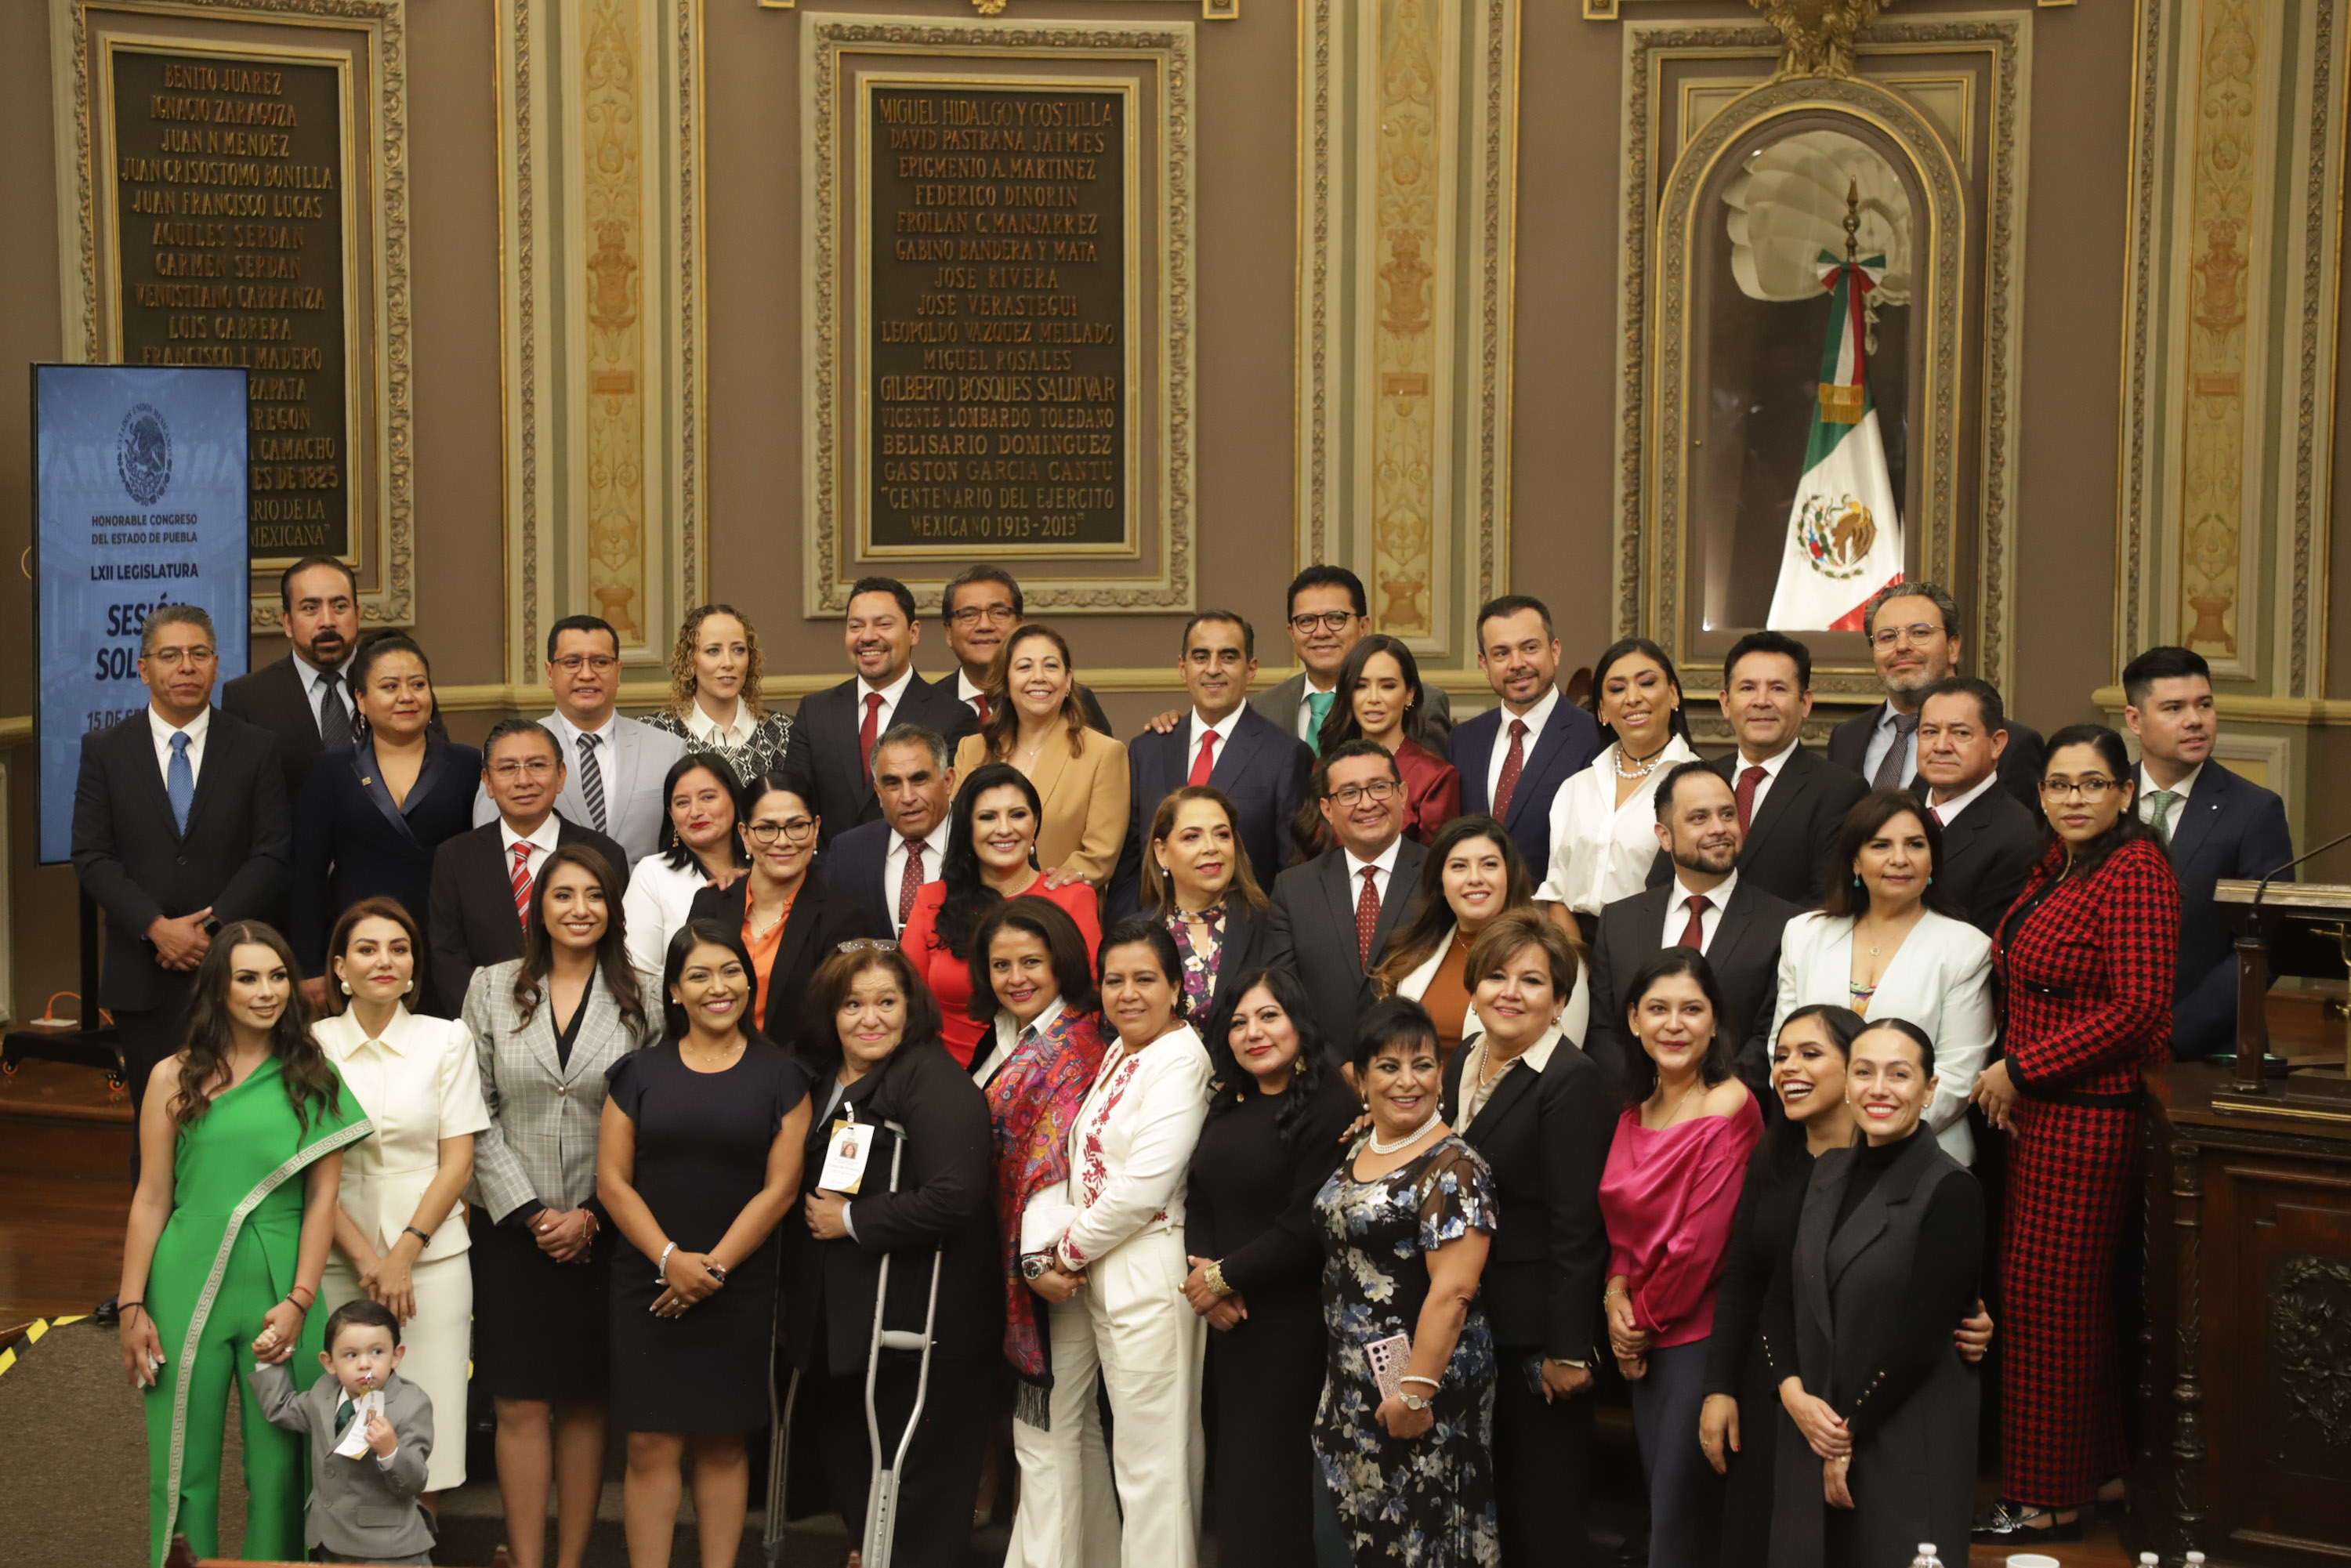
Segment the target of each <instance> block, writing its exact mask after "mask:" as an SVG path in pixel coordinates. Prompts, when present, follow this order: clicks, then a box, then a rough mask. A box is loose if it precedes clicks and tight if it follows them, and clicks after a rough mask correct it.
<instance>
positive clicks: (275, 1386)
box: [253, 1296, 434, 1568]
mask: <svg viewBox="0 0 2351 1568" xmlns="http://www.w3.org/2000/svg"><path fill="white" fill-rule="evenodd" d="M292 1354H294V1347H293V1346H292V1345H291V1344H283V1343H278V1341H277V1335H276V1333H274V1332H273V1331H271V1330H269V1329H264V1330H262V1331H261V1337H260V1338H259V1339H256V1340H255V1341H254V1342H253V1356H254V1361H255V1366H254V1369H253V1392H254V1395H255V1396H256V1397H257V1398H258V1399H259V1400H260V1402H261V1412H262V1414H263V1415H265V1416H268V1417H269V1423H270V1425H271V1426H273V1427H284V1428H285V1429H286V1430H287V1431H289V1432H307V1433H308V1434H309V1436H310V1520H309V1525H308V1531H306V1534H305V1538H304V1539H305V1540H306V1542H308V1545H309V1546H310V1548H311V1549H312V1551H313V1552H315V1553H316V1554H317V1557H318V1560H319V1561H320V1562H322V1563H388V1564H394V1565H400V1564H409V1563H414V1564H420V1565H423V1568H430V1564H431V1563H432V1562H433V1542H434V1523H433V1516H432V1515H431V1514H429V1513H427V1512H426V1511H424V1508H423V1504H421V1503H419V1502H418V1501H417V1500H416V1494H417V1493H418V1492H420V1491H422V1490H424V1460H425V1457H426V1456H427V1455H429V1454H430V1453H431V1452H432V1451H433V1401H432V1400H431V1399H430V1398H429V1397H427V1396H426V1395H425V1393H424V1390H423V1389H422V1388H419V1387H417V1386H416V1385H414V1384H413V1383H411V1382H409V1381H408V1380H407V1379H406V1378H404V1377H402V1376H401V1375H400V1374H399V1372H398V1371H397V1370H396V1369H397V1368H398V1367H399V1365H400V1360H401V1357H402V1356H403V1355H405V1354H407V1352H406V1351H405V1350H403V1349H402V1346H401V1343H400V1320H399V1319H398V1318H396V1317H394V1316H392V1312H391V1311H390V1309H388V1308H386V1307H384V1306H383V1305H382V1304H381V1303H380V1302H377V1301H370V1300H368V1299H367V1298H366V1297H365V1296H361V1297H360V1299H359V1300H357V1301H346V1302H344V1303H343V1304H342V1305H341V1306H340V1307H338V1308H336V1309H335V1313H334V1315H333V1316H332V1317H330V1318H329V1319H328V1320H327V1348H326V1349H325V1350H322V1351H320V1352H319V1364H320V1365H322V1366H324V1367H325V1368H326V1369H327V1370H328V1371H329V1373H331V1374H333V1375H332V1376H330V1377H322V1378H320V1379H319V1381H318V1382H316V1383H314V1384H312V1385H310V1390H309V1392H308V1393H307V1394H303V1393H298V1392H296V1390H295V1387H294V1377H293V1375H292V1374H291V1373H289V1372H287V1370H286V1361H287V1358H288V1357H289V1356H291V1355H292ZM376 1392H381V1394H382V1396H383V1408H382V1409H381V1410H372V1409H371V1410H370V1411H369V1412H368V1416H367V1425H366V1427H365V1428H364V1429H363V1430H362V1431H361V1432H360V1434H358V1437H360V1439H361V1440H363V1442H364V1444H365V1446H364V1447H360V1444H359V1443H348V1444H347V1442H346V1439H347V1438H348V1437H351V1436H352V1434H351V1431H350V1427H351V1423H352V1422H353V1421H355V1420H357V1419H358V1411H357V1407H358V1406H359V1405H360V1402H361V1401H362V1400H364V1399H365V1398H366V1397H367V1396H369V1395H370V1394H371V1393H376ZM345 1447H352V1448H359V1451H358V1452H357V1453H356V1454H351V1455H346V1454H343V1453H340V1452H338V1451H337V1450H338V1449H340V1448H345Z"/></svg>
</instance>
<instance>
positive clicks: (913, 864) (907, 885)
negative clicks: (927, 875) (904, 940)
mask: <svg viewBox="0 0 2351 1568" xmlns="http://www.w3.org/2000/svg"><path fill="white" fill-rule="evenodd" d="M922 885H923V841H922V840H920V839H908V840H907V841H906V873H905V874H904V876H901V877H900V878H899V879H898V929H899V930H901V931H904V929H905V928H906V922H907V921H909V920H911V919H913V918H914V894H916V893H918V892H920V891H921V889H922Z"/></svg>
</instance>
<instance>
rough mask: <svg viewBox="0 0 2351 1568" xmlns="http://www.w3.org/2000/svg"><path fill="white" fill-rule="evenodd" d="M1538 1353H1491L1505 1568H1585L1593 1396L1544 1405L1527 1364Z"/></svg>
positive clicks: (1525, 1349) (1512, 1349)
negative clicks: (1537, 1566) (1526, 1567)
mask: <svg viewBox="0 0 2351 1568" xmlns="http://www.w3.org/2000/svg"><path fill="white" fill-rule="evenodd" d="M1539 1354H1541V1352H1539V1351H1537V1350H1535V1349H1533V1348H1531V1347H1530V1346H1525V1345H1510V1346H1504V1345H1497V1346H1495V1347H1494V1359H1495V1361H1496V1363H1497V1366H1496V1370H1495V1374H1494V1502H1495V1511H1496V1513H1497V1515H1498V1516H1499V1524H1500V1526H1501V1537H1502V1561H1503V1562H1504V1563H1509V1564H1510V1568H1520V1565H1522V1564H1529V1563H1541V1564H1554V1565H1556V1568H1584V1565H1585V1564H1586V1563H1589V1562H1590V1560H1591V1555H1592V1538H1591V1532H1590V1530H1589V1528H1588V1526H1587V1522H1586V1509H1585V1489H1586V1486H1587V1478H1588V1475H1589V1472H1590V1469H1591V1454H1592V1423H1593V1390H1591V1389H1588V1388H1587V1389H1585V1390H1584V1391H1583V1393H1581V1394H1578V1395H1576V1396H1574V1397H1573V1398H1570V1399H1553V1400H1552V1401H1551V1402H1550V1403H1549V1404H1545V1403H1544V1402H1543V1396H1542V1395H1541V1393H1539V1392H1537V1391H1536V1390H1535V1389H1534V1388H1533V1387H1531V1385H1529V1384H1528V1382H1527V1363H1528V1361H1529V1360H1530V1359H1531V1358H1532V1357H1534V1356H1536V1355H1539Z"/></svg>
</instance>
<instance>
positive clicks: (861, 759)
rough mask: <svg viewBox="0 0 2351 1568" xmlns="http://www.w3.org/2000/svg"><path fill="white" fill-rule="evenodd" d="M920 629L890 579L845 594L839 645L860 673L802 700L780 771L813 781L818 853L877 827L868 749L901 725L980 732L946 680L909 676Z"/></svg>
mask: <svg viewBox="0 0 2351 1568" xmlns="http://www.w3.org/2000/svg"><path fill="white" fill-rule="evenodd" d="M922 640H923V623H922V622H921V621H919V620H917V619H916V618H915V615H914V594H913V593H912V592H910V591H908V590H907V588H906V585H905V584H904V583H903V582H900V581H899V580H897V579H896V578H894V577H861V578H859V579H858V580H857V581H856V582H855V583H854V584H853V585H852V587H851V588H850V591H849V614H848V617H847V620H846V622H844V624H843V632H842V642H843V643H845V644H846V645H847V647H848V649H849V659H850V663H851V664H854V665H855V666H856V669H857V673H856V674H853V675H852V676H850V677H849V679H847V680H845V681H843V682H841V685H837V686H828V687H826V688H825V689H824V690H823V691H820V692H810V694H809V695H807V696H805V697H803V698H801V699H800V707H799V716H798V717H797V718H796V719H795V720H794V721H793V724H792V740H791V745H790V747H789V749H787V751H786V752H785V754H784V766H785V767H786V768H788V769H789V770H790V771H792V772H795V773H798V774H799V776H800V777H801V778H803V779H815V780H816V796H817V798H816V809H817V818H818V822H817V842H818V847H819V848H820V849H821V848H823V847H825V846H826V845H829V844H831V842H832V841H833V840H834V838H835V837H837V836H838V835H840V834H841V833H845V832H847V831H849V830H850V829H852V828H853V827H855V826H857V825H858V824H859V823H860V822H873V821H880V820H881V818H882V802H881V800H880V799H879V798H878V797H877V796H876V795H875V794H874V793H873V747H874V743H875V742H877V741H879V740H880V739H881V738H882V737H883V735H885V734H886V733H888V732H889V731H890V730H891V729H892V728H893V727H896V726H898V725H902V724H919V725H921V726H923V727H925V728H926V729H935V730H936V731H938V732H939V733H940V734H941V735H943V736H945V737H946V742H947V747H948V752H949V754H950V755H952V754H953V752H954V747H955V743H956V741H958V740H961V739H962V738H963V737H965V736H967V735H969V734H971V733H972V731H973V730H975V729H977V727H978V719H977V716H975V715H974V714H973V712H972V710H971V709H970V708H969V707H968V706H966V705H965V704H963V703H961V702H958V701H956V694H955V685H954V683H953V682H951V681H940V682H936V683H933V682H930V681H926V680H925V679H923V677H922V676H921V675H919V674H915V673H914V648H915V646H916V645H917V644H918V643H921V642H922Z"/></svg>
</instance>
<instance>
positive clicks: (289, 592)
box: [221, 555, 360, 802]
mask: <svg viewBox="0 0 2351 1568" xmlns="http://www.w3.org/2000/svg"><path fill="white" fill-rule="evenodd" d="M277 621H278V624H279V625H281V626H283V627H284V628H285V629H286V640H287V642H288V643H292V644H293V645H294V646H293V651H292V652H290V653H287V655H286V656H285V657H284V658H282V659H280V660H278V661H277V663H276V664H264V665H263V666H262V667H261V668H259V669H257V670H255V671H253V672H252V673H250V674H243V675H239V676H238V677H237V678H236V679H235V680H233V681H231V682H229V684H228V685H225V686H223V687H222V688H221V707H222V708H223V709H224V710H225V711H226V712H229V713H233V714H235V716H237V717H239V718H241V719H243V720H245V722H246V723H247V724H257V725H259V726H260V727H262V728H264V729H266V730H267V731H269V732H270V733H271V734H272V735H274V736H276V737H277V755H278V760H279V761H280V762H281V763H283V764H284V766H285V772H286V799H287V800H288V801H289V802H290V801H294V800H300V799H301V798H302V785H303V782H304V780H306V779H308V778H309V777H310V764H311V763H313V762H315V761H317V760H318V758H319V753H320V752H321V751H327V750H331V749H333V748H334V747H338V746H349V745H350V743H351V720H352V719H353V718H354V717H355V716H357V715H358V711H359V710H358V706H357V705H356V704H355V703H354V702H353V701H352V698H351V688H350V685H349V684H348V683H347V682H346V681H345V680H344V678H343V666H344V665H345V664H348V663H349V662H350V656H351V649H352V647H353V645H354V644H355V643H356V642H357V640H358V637H359V634H360V581H359V579H358V578H356V577H354V576H352V575H351V569H350V567H347V566H345V565H344V564H343V563H342V562H341V561H339V560H337V559H335V558H334V557H332V556H330V555H314V556H305V557H304V558H303V559H300V560H298V561H296V562H295V563H294V564H293V565H292V566H289V567H287V569H286V571H285V575H283V576H281V577H280V578H278V580H277Z"/></svg>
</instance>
